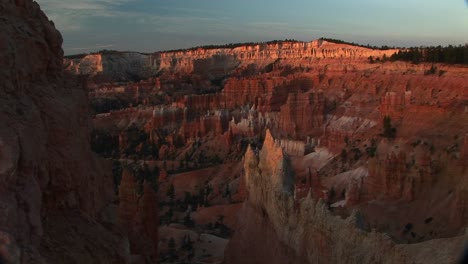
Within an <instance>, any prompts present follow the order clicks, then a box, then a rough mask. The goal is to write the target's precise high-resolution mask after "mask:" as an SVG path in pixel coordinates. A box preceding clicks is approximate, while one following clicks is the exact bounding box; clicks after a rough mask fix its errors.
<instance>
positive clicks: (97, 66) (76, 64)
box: [64, 52, 156, 81]
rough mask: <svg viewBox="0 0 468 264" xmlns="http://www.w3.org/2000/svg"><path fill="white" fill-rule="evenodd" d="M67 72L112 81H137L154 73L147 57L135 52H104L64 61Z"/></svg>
mask: <svg viewBox="0 0 468 264" xmlns="http://www.w3.org/2000/svg"><path fill="white" fill-rule="evenodd" d="M64 66H65V68H66V69H67V71H69V72H72V73H75V74H84V75H97V74H100V75H104V76H106V77H108V78H109V80H113V81H139V80H142V79H146V78H149V77H151V76H152V75H154V74H155V73H156V71H154V70H153V69H151V68H150V67H149V64H148V57H147V56H146V55H143V54H140V53H136V52H105V53H98V54H90V55H85V56H83V57H82V58H78V59H65V60H64Z"/></svg>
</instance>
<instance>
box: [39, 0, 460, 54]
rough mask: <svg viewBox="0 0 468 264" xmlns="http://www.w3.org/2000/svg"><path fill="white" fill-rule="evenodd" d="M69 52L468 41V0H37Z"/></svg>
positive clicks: (452, 42) (405, 44)
mask: <svg viewBox="0 0 468 264" xmlns="http://www.w3.org/2000/svg"><path fill="white" fill-rule="evenodd" d="M36 1H37V2H38V3H39V4H40V5H41V7H42V9H43V10H44V11H45V13H46V14H47V15H48V16H49V19H51V20H53V21H54V22H55V24H56V26H57V28H58V29H59V30H60V31H61V32H62V35H63V37H64V45H63V47H64V50H65V53H66V54H74V53H81V52H89V51H96V50H100V49H116V50H134V51H143V52H152V51H158V50H166V49H176V48H187V47H192V46H198V45H206V44H225V43H231V42H251V41H268V40H273V39H285V38H294V39H298V40H303V41H310V40H313V39H317V38H319V37H322V36H324V37H331V38H338V39H342V40H346V41H352V42H358V43H360V44H368V43H369V44H371V45H391V46H392V45H399V46H412V45H417V46H419V45H438V44H442V45H446V44H464V43H468V0H353V1H351V0H321V1H314V0H289V1H286V0H280V1H279V0H268V1H267V0H235V1H223V0H36Z"/></svg>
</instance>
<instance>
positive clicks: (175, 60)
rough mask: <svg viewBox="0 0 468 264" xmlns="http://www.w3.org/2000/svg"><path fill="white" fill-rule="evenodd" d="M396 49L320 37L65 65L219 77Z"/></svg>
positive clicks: (120, 73)
mask: <svg viewBox="0 0 468 264" xmlns="http://www.w3.org/2000/svg"><path fill="white" fill-rule="evenodd" d="M396 51H397V50H372V49H368V48H363V47H357V46H352V45H348V44H336V43H332V42H328V41H323V40H314V41H311V42H288V41H284V42H279V43H274V44H273V43H266V44H258V45H245V46H240V47H236V48H215V49H205V48H199V49H195V50H186V51H166V52H156V53H153V54H149V55H145V54H140V53H135V52H105V53H98V54H92V55H86V56H84V57H82V58H78V59H66V60H65V62H64V63H65V66H66V68H67V69H68V70H69V71H71V72H74V73H79V74H91V75H96V74H104V75H106V76H109V77H111V79H113V80H122V81H123V80H139V79H141V78H144V77H149V76H150V75H152V74H156V73H157V72H161V71H164V72H170V73H177V74H198V75H202V76H207V77H209V78H220V77H224V76H226V75H228V74H232V73H234V72H235V70H236V69H243V68H246V67H248V65H253V66H254V68H257V69H263V68H265V67H267V66H268V65H272V64H273V63H274V62H275V61H277V60H314V61H318V60H328V59H331V60H335V59H336V60H342V61H351V60H353V61H356V60H358V61H366V60H367V59H368V57H369V56H373V57H374V58H377V57H379V58H380V57H383V56H384V55H386V56H387V57H389V56H391V55H392V54H393V53H395V52H396Z"/></svg>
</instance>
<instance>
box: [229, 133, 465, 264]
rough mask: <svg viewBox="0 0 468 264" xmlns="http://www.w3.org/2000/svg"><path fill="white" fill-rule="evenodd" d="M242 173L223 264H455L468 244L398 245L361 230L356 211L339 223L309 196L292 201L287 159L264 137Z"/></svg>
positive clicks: (461, 238) (461, 239)
mask: <svg viewBox="0 0 468 264" xmlns="http://www.w3.org/2000/svg"><path fill="white" fill-rule="evenodd" d="M391 159H395V158H391ZM390 162H392V161H390ZM244 170H245V178H246V186H247V190H248V198H247V200H246V202H245V203H244V205H243V208H242V210H241V212H240V215H239V220H238V221H239V222H238V226H237V232H236V233H235V235H234V237H233V238H232V240H231V241H230V243H229V245H228V247H227V250H226V262H227V263H455V261H456V260H457V258H458V256H459V254H460V252H462V250H463V243H464V241H466V239H467V238H466V235H465V236H459V237H454V238H450V239H439V240H431V241H427V242H422V243H417V244H413V245H411V246H409V245H397V244H395V243H394V242H393V241H392V240H391V238H390V237H388V236H387V235H386V234H383V233H378V232H376V231H375V230H372V231H371V232H367V231H364V230H362V229H360V221H361V220H360V218H361V216H360V215H359V213H358V212H357V211H356V212H354V213H353V214H352V215H351V216H349V217H348V218H347V219H341V218H340V217H338V216H333V215H332V214H331V212H330V211H329V209H328V208H327V206H326V205H325V204H324V203H323V202H322V201H318V202H317V200H316V199H314V198H313V195H312V194H311V192H309V195H308V196H307V197H305V198H303V199H301V200H295V198H294V194H293V189H292V188H291V187H292V186H291V183H292V182H294V173H293V171H292V169H291V167H290V165H289V158H288V157H287V155H285V154H284V153H283V151H282V149H281V147H280V146H278V145H276V144H275V143H274V140H273V139H272V136H271V134H270V133H269V132H268V131H267V134H266V137H265V141H264V144H263V148H262V149H261V150H260V152H259V153H256V152H254V151H253V150H252V149H250V150H248V151H247V153H246V154H245V160H244ZM429 249H432V250H436V251H437V252H438V254H430V252H429V251H430V250H429ZM425 254H430V255H431V257H426V255H425Z"/></svg>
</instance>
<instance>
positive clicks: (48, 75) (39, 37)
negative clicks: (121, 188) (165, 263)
mask: <svg viewBox="0 0 468 264" xmlns="http://www.w3.org/2000/svg"><path fill="white" fill-rule="evenodd" d="M0 10H1V14H2V15H1V17H2V22H1V23H0V47H1V48H0V61H2V64H3V65H2V67H1V68H0V78H1V79H2V82H1V84H0V120H1V123H2V125H1V126H0V229H1V232H0V234H1V239H0V248H1V250H0V262H2V263H127V260H128V255H127V253H128V241H127V240H126V239H125V237H124V236H123V235H121V234H120V233H119V232H118V231H117V230H116V229H115V228H113V226H114V225H113V224H112V221H113V220H112V219H114V217H113V216H112V215H113V214H114V213H115V210H112V206H111V203H112V201H113V199H114V198H115V197H114V194H113V191H112V189H113V188H112V187H111V186H112V185H113V183H112V178H111V176H110V166H109V164H107V163H105V162H103V161H102V160H101V159H99V158H97V157H96V156H95V154H93V153H92V152H91V149H90V145H89V133H90V128H91V127H90V125H91V122H90V119H89V115H88V101H87V95H86V92H85V89H84V86H83V83H82V82H81V81H77V80H76V78H74V77H72V76H67V75H66V74H65V73H64V72H63V71H62V66H63V62H62V60H63V51H62V48H61V44H62V37H61V35H60V33H59V32H58V31H57V30H56V29H55V27H54V25H53V23H52V22H50V21H49V20H48V19H47V17H46V16H45V15H44V13H43V12H42V11H41V10H40V8H39V5H38V4H37V3H36V2H33V1H31V0H21V1H9V0H2V1H0ZM106 212H108V214H107V213H106ZM104 215H108V216H109V217H108V218H105V217H104ZM105 219H108V221H107V220H105ZM104 221H106V222H108V224H107V225H103V224H102V222H104Z"/></svg>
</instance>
